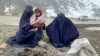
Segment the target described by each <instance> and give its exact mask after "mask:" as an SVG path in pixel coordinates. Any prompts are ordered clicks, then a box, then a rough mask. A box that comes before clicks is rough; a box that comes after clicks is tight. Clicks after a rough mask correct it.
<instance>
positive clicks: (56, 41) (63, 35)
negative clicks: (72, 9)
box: [46, 13, 79, 48]
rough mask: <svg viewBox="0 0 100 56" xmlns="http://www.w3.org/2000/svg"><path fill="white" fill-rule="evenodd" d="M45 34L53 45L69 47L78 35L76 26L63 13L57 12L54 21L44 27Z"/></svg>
mask: <svg viewBox="0 0 100 56" xmlns="http://www.w3.org/2000/svg"><path fill="white" fill-rule="evenodd" d="M46 32H47V35H48V37H49V39H50V41H51V43H52V44H53V46H54V47H57V48H60V47H63V46H66V47H69V46H70V43H71V42H72V41H73V40H75V39H76V38H77V37H78V36H79V32H78V30H77V28H76V26H75V25H74V24H73V23H72V22H71V21H70V20H69V19H68V18H67V17H65V15H64V14H63V13H59V14H58V15H57V17H56V18H55V19H54V21H53V22H52V23H51V24H49V25H48V26H47V27H46Z"/></svg>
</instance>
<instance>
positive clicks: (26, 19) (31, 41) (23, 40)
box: [7, 5, 44, 47]
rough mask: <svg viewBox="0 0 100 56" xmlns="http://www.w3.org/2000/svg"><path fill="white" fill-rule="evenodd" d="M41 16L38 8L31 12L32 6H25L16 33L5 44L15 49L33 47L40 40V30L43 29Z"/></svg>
mask: <svg viewBox="0 0 100 56" xmlns="http://www.w3.org/2000/svg"><path fill="white" fill-rule="evenodd" d="M42 14H43V13H42V12H41V9H40V8H36V10H35V11H34V12H33V8H32V6H30V5H28V6H26V8H25V10H24V12H23V14H22V16H21V19H20V23H19V29H18V31H17V32H16V36H13V37H10V38H9V39H8V40H7V42H8V43H9V44H10V45H12V46H15V47H35V46H36V45H37V43H38V41H39V40H40V39H41V36H42V28H44V23H43V22H44V21H43V19H42V18H43V16H42ZM36 15H37V16H36ZM35 16H36V17H35ZM38 18H39V20H40V22H39V20H38ZM41 19H42V22H41ZM36 20H38V21H37V23H36V22H35V21H36ZM30 21H31V23H30ZM38 22H39V23H38Z"/></svg>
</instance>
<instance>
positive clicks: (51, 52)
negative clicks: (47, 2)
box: [0, 25, 100, 56]
mask: <svg viewBox="0 0 100 56" xmlns="http://www.w3.org/2000/svg"><path fill="white" fill-rule="evenodd" d="M89 26H99V27H100V25H77V28H78V30H79V32H80V37H79V38H84V37H86V38H88V39H89V41H90V43H91V44H92V46H93V47H94V48H95V50H96V51H97V53H98V54H99V56H100V31H90V30H86V29H85V28H86V27H89ZM17 29H18V27H17V26H11V25H0V56H62V55H63V54H64V53H66V52H67V51H68V50H69V49H70V48H68V47H64V48H54V47H53V46H52V45H51V44H50V42H49V40H48V38H47V36H46V34H45V31H44V34H45V37H44V38H43V41H45V42H46V45H45V46H42V45H37V47H36V48H16V47H11V46H10V45H8V44H6V40H7V39H8V37H10V36H13V35H15V32H16V31H17Z"/></svg>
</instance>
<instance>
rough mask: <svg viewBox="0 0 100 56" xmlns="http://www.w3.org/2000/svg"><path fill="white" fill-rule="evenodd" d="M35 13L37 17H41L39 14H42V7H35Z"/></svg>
mask: <svg viewBox="0 0 100 56" xmlns="http://www.w3.org/2000/svg"><path fill="white" fill-rule="evenodd" d="M34 13H35V15H36V17H39V16H41V15H42V10H41V9H40V8H38V7H37V8H36V9H35V11H34Z"/></svg>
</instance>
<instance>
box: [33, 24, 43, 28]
mask: <svg viewBox="0 0 100 56" xmlns="http://www.w3.org/2000/svg"><path fill="white" fill-rule="evenodd" d="M32 26H33V28H43V27H44V24H38V23H36V24H33V25H32Z"/></svg>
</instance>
